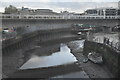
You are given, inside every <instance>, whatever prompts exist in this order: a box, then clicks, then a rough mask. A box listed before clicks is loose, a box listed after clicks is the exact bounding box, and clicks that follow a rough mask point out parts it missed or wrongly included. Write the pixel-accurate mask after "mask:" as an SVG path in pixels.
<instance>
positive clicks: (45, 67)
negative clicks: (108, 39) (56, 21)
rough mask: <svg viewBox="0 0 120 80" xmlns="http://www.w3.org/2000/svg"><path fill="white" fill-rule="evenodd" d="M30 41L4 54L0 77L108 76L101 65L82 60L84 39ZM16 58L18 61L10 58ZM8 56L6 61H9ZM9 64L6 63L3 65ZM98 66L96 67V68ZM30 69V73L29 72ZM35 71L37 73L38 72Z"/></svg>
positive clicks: (109, 74) (109, 75) (107, 72)
mask: <svg viewBox="0 0 120 80" xmlns="http://www.w3.org/2000/svg"><path fill="white" fill-rule="evenodd" d="M52 43H54V41H53V42H50V43H49V44H39V45H34V46H32V47H31V48H29V49H24V50H19V51H17V53H18V54H15V53H13V54H12V55H11V56H9V57H8V56H7V57H6V56H5V57H4V59H5V58H7V59H6V60H4V68H3V72H4V77H5V78H7V77H12V78H50V77H51V78H53V77H54V78H66V77H67V78H71V77H72V76H73V78H75V76H76V78H112V77H114V76H113V75H112V74H111V72H109V70H108V69H107V68H106V66H105V65H97V64H94V63H92V62H90V61H88V62H86V63H83V60H84V59H85V57H84V55H83V54H82V51H83V47H84V40H78V39H77V40H69V41H62V42H56V43H54V44H52ZM14 58H16V60H18V61H14V60H15V59H14ZM9 60H10V61H9ZM7 65H8V66H10V65H11V66H10V67H7ZM99 70H100V71H99ZM33 73H34V75H33ZM38 74H39V75H38Z"/></svg>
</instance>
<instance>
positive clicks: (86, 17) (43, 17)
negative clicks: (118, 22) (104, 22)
mask: <svg viewBox="0 0 120 80" xmlns="http://www.w3.org/2000/svg"><path fill="white" fill-rule="evenodd" d="M0 19H120V16H118V15H116V16H99V15H98V16H92V15H13V14H2V15H0Z"/></svg>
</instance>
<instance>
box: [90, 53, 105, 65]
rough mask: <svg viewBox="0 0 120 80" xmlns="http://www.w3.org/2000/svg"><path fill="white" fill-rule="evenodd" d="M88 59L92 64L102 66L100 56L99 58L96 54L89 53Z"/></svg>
mask: <svg viewBox="0 0 120 80" xmlns="http://www.w3.org/2000/svg"><path fill="white" fill-rule="evenodd" d="M88 59H89V60H90V61H92V62H94V63H98V64H102V62H103V59H102V56H100V55H99V54H98V53H96V52H90V53H89V54H88Z"/></svg>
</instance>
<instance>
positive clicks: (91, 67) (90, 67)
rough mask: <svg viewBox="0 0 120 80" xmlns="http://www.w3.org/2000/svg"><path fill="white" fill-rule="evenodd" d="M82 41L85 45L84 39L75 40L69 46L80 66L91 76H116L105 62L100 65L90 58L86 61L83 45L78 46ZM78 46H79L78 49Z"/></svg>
mask: <svg viewBox="0 0 120 80" xmlns="http://www.w3.org/2000/svg"><path fill="white" fill-rule="evenodd" d="M82 42H83V43H82ZM81 43H82V44H83V45H84V41H81V42H80V41H74V42H72V43H68V46H69V48H70V49H71V51H72V53H73V54H74V56H75V57H76V58H77V60H78V62H79V66H80V67H81V68H82V70H83V71H85V72H86V73H87V75H88V76H89V77H90V78H114V76H113V74H112V73H111V72H110V71H109V69H108V68H107V67H106V65H105V64H101V65H99V64H95V63H93V62H91V61H89V60H88V61H86V62H84V61H85V60H86V59H87V57H86V56H84V55H83V46H81V47H79V48H78V47H77V46H79V45H80V44H81ZM76 47H77V48H78V49H77V50H76ZM91 47H92V46H91Z"/></svg>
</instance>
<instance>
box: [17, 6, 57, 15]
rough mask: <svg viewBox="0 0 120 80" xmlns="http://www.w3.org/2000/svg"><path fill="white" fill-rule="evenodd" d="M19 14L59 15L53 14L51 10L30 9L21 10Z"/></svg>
mask: <svg viewBox="0 0 120 80" xmlns="http://www.w3.org/2000/svg"><path fill="white" fill-rule="evenodd" d="M19 14H21V15H57V14H58V13H56V12H53V11H52V10H50V9H29V8H24V7H22V9H19Z"/></svg>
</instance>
